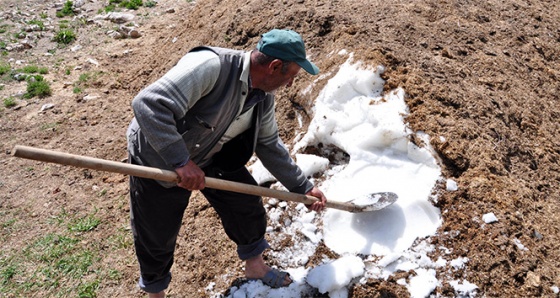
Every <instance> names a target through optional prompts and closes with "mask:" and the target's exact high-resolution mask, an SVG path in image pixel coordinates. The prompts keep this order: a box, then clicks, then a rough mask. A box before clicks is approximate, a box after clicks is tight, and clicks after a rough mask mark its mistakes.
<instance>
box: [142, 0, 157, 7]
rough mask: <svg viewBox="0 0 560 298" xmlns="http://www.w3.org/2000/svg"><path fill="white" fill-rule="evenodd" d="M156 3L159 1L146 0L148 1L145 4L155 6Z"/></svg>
mask: <svg viewBox="0 0 560 298" xmlns="http://www.w3.org/2000/svg"><path fill="white" fill-rule="evenodd" d="M156 4H157V3H156V2H155V1H151V0H148V1H146V3H144V6H146V7H155V6H156Z"/></svg>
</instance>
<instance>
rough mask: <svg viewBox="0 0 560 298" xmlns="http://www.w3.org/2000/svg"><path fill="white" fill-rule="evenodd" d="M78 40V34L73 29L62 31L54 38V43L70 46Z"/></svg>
mask: <svg viewBox="0 0 560 298" xmlns="http://www.w3.org/2000/svg"><path fill="white" fill-rule="evenodd" d="M74 40H76V33H74V31H72V30H71V29H62V30H60V31H58V32H57V33H56V35H55V36H54V41H56V42H58V43H62V44H69V43H71V42H72V41H74Z"/></svg>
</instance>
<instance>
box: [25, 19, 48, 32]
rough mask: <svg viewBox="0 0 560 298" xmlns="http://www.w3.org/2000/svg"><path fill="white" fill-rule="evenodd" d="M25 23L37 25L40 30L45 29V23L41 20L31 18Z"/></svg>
mask: <svg viewBox="0 0 560 298" xmlns="http://www.w3.org/2000/svg"><path fill="white" fill-rule="evenodd" d="M27 24H29V25H37V26H38V27H39V28H40V29H41V31H43V30H45V24H44V23H43V21H39V20H31V21H29V22H27Z"/></svg>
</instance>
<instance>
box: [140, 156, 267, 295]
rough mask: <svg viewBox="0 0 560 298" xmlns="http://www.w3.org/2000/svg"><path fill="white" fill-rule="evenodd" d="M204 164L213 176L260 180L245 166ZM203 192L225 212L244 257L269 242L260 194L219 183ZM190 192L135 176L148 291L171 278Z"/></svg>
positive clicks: (223, 218) (143, 278)
mask: <svg viewBox="0 0 560 298" xmlns="http://www.w3.org/2000/svg"><path fill="white" fill-rule="evenodd" d="M203 170H204V172H205V173H206V175H207V176H208V177H215V178H219V179H225V180H230V181H237V182H242V183H248V184H253V185H256V182H255V180H254V178H253V177H252V176H251V174H250V173H249V171H247V169H246V168H245V167H242V168H240V169H238V170H235V171H230V172H225V171H222V170H220V169H219V168H216V167H212V166H210V167H207V168H204V169H203ZM202 193H203V194H204V196H205V197H206V199H207V200H208V201H209V202H210V204H211V205H212V207H213V208H214V209H215V210H216V212H217V213H218V215H219V216H220V219H221V221H222V225H223V227H224V230H225V232H226V234H227V235H228V237H229V238H230V239H231V240H233V241H234V242H235V243H236V244H237V252H238V255H239V257H240V258H241V259H242V260H246V259H249V258H251V257H254V256H258V255H260V254H261V253H262V252H263V251H264V250H265V249H266V248H268V247H269V246H268V243H267V242H266V240H265V239H264V233H265V230H266V212H265V209H264V207H263V205H262V199H261V198H260V197H258V196H252V195H245V194H239V193H234V192H229V191H221V190H214V189H204V190H202ZM190 195H191V192H190V191H188V190H186V189H183V188H180V187H172V188H165V187H163V186H161V185H160V184H159V183H157V182H156V181H154V180H150V179H144V178H138V177H130V211H131V226H132V232H133V235H134V246H135V249H136V256H137V258H138V262H139V264H140V273H141V276H140V281H139V285H140V287H141V288H142V289H143V290H145V291H146V292H150V293H157V292H160V291H162V290H164V289H166V288H167V286H168V285H169V282H170V281H171V273H170V269H171V266H172V264H173V255H174V251H175V243H176V241H177V235H178V233H179V229H180V227H181V222H182V218H183V214H184V212H185V209H186V207H187V205H188V203H189V197H190Z"/></svg>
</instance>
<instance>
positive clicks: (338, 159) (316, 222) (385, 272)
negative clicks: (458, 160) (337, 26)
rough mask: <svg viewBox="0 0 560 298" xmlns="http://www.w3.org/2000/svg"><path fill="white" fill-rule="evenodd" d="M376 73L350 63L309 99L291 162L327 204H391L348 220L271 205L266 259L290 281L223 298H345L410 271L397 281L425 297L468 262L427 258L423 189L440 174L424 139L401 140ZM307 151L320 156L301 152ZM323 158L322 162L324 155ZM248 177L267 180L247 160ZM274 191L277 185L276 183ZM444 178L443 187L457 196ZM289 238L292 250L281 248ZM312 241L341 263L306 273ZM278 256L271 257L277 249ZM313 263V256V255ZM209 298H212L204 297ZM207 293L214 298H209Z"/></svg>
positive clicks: (399, 96)
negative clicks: (388, 195) (310, 108)
mask: <svg viewBox="0 0 560 298" xmlns="http://www.w3.org/2000/svg"><path fill="white" fill-rule="evenodd" d="M382 72H383V68H382V67H377V68H375V69H367V68H363V67H362V66H361V65H360V63H356V64H353V63H352V59H351V57H350V59H349V60H348V61H347V62H346V63H344V64H343V65H342V66H341V67H340V70H339V72H338V73H337V74H336V75H335V76H334V77H333V78H332V79H330V80H329V82H328V84H327V85H326V86H325V88H324V89H323V90H322V92H321V93H320V95H319V96H318V98H317V99H316V102H315V110H314V118H313V120H312V122H311V123H310V125H309V128H308V131H307V132H306V133H305V134H304V135H300V140H299V141H298V142H297V143H296V144H293V153H294V154H295V155H296V161H297V163H298V165H300V167H301V168H302V169H303V170H304V172H305V173H306V174H307V175H309V176H312V175H313V174H314V173H320V175H321V178H320V179H318V181H315V182H317V183H318V184H319V187H320V188H321V190H323V192H324V193H325V194H326V196H327V198H328V199H329V200H331V201H348V200H351V199H352V198H358V197H360V196H363V195H366V194H371V193H376V192H387V191H389V192H394V193H396V194H397V195H398V196H399V199H398V201H397V202H396V203H395V204H393V205H391V206H389V207H387V208H385V209H383V210H379V211H374V212H364V213H349V212H345V211H340V210H336V209H328V210H326V211H325V212H322V213H321V214H317V213H315V212H309V211H308V210H307V209H306V208H305V206H303V205H302V204H299V205H297V207H296V208H288V204H286V203H285V202H279V201H278V200H270V201H269V204H268V205H266V208H267V209H268V215H269V225H270V226H269V228H268V233H269V236H270V237H269V239H272V240H273V241H272V243H271V245H272V246H273V248H275V249H274V250H272V251H270V252H269V255H271V257H272V258H273V259H274V260H276V261H278V262H279V264H280V267H281V269H282V270H287V271H288V272H289V273H290V274H291V276H292V278H293V279H294V281H295V282H294V283H292V284H291V285H290V286H289V287H286V288H281V289H270V288H269V287H266V286H264V285H263V284H262V283H261V282H260V281H258V282H249V283H246V284H244V285H242V286H241V287H239V288H237V287H234V288H231V289H230V291H229V293H230V294H229V296H228V297H234V298H237V297H303V296H312V295H314V294H317V293H328V295H329V297H348V287H349V286H351V285H352V284H355V283H365V282H366V281H367V279H368V278H374V279H387V278H388V277H389V276H391V275H392V274H394V273H395V272H396V271H400V270H402V271H409V270H413V271H414V272H415V275H411V276H410V277H409V278H408V280H406V279H399V281H398V283H399V284H401V285H404V286H406V288H407V289H408V290H409V292H410V294H411V296H412V297H426V296H428V295H430V293H432V292H433V290H434V289H435V288H436V287H437V286H441V281H439V280H438V276H436V270H435V269H437V268H440V267H446V268H448V270H449V271H453V270H460V269H461V268H462V266H464V264H465V263H466V262H468V259H466V258H463V259H456V260H445V259H444V258H442V257H440V258H439V259H438V260H431V259H430V258H429V257H428V254H429V253H431V252H434V251H435V250H436V249H439V250H442V251H443V253H444V254H445V253H448V252H446V249H445V248H441V247H439V248H435V247H434V246H433V245H432V244H430V243H429V236H431V235H434V234H435V232H436V230H437V228H438V227H439V226H440V225H441V215H440V210H439V209H438V208H436V207H434V206H433V205H432V204H431V203H430V199H434V198H432V190H433V188H434V187H435V184H436V182H437V181H438V180H440V179H442V178H441V172H440V168H439V166H438V165H437V162H436V160H435V158H434V157H433V153H432V150H431V148H430V147H429V145H425V144H429V142H428V136H427V135H425V134H422V133H416V139H419V140H421V141H422V142H423V143H424V145H421V147H419V146H418V145H416V144H414V143H413V142H411V141H410V136H411V135H412V134H414V132H412V131H411V130H410V129H409V128H408V127H407V125H406V124H405V119H404V117H405V116H406V115H407V113H408V109H407V106H406V104H405V101H404V97H405V93H404V90H402V89H396V90H393V91H390V92H386V93H382V91H383V85H384V81H383V80H382V79H381V76H380V75H381V73H382ZM313 146H315V147H316V148H318V149H319V150H320V151H321V155H322V157H319V156H315V155H309V154H303V153H304V149H305V148H306V147H313ZM327 156H328V157H329V159H330V160H331V162H329V159H327V158H326V157H327ZM251 171H252V173H253V176H254V177H255V178H256V179H257V181H259V182H264V181H269V180H272V179H273V178H272V177H271V176H270V174H269V173H268V172H267V171H266V170H265V169H264V168H263V167H262V165H261V164H260V163H259V162H256V163H255V164H254V165H253V166H252V167H251ZM275 187H278V188H281V186H279V185H278V183H276V184H275ZM457 188H458V187H457V184H456V183H455V182H454V181H452V180H447V190H448V191H455V190H457ZM286 241H289V243H290V244H291V245H281V243H285V242H286ZM321 241H322V242H323V243H324V244H325V245H326V246H327V247H328V248H329V249H330V250H332V251H333V252H335V253H337V254H338V255H340V256H341V257H340V258H338V259H330V258H329V257H327V256H322V257H323V258H322V260H321V262H322V263H321V264H319V265H316V266H314V267H312V268H306V265H307V263H308V261H309V260H310V257H312V256H314V255H315V253H316V250H317V247H318V246H319V244H320V243H321ZM279 249H280V250H279ZM316 257H317V256H315V258H316ZM450 285H451V286H452V287H453V288H454V289H455V292H456V295H457V296H465V297H468V296H469V295H474V294H475V293H476V289H477V287H476V285H473V284H471V283H469V282H468V281H466V280H461V281H453V283H450ZM210 294H212V293H210ZM214 295H215V296H219V295H220V294H216V293H214Z"/></svg>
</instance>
